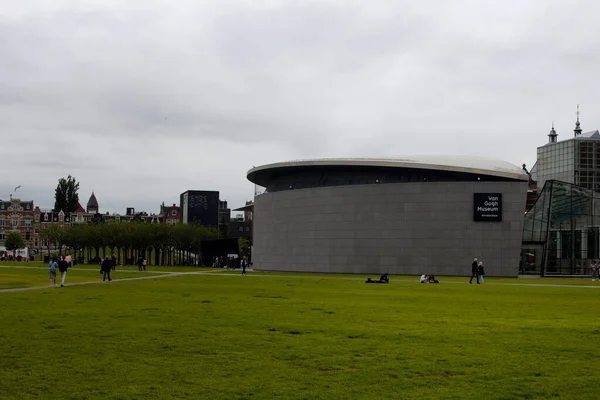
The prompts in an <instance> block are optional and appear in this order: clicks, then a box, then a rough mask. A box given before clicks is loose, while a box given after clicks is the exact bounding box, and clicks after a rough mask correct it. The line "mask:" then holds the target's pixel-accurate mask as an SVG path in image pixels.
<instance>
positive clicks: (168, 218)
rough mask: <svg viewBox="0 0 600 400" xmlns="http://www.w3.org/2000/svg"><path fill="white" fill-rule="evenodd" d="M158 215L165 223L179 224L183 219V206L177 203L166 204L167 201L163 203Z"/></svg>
mask: <svg viewBox="0 0 600 400" xmlns="http://www.w3.org/2000/svg"><path fill="white" fill-rule="evenodd" d="M158 217H159V220H160V222H161V223H163V224H168V225H174V224H178V223H179V222H180V221H181V208H180V207H178V206H177V204H173V205H172V206H165V203H162V204H161V206H160V213H159V214H158Z"/></svg>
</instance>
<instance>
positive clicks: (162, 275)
mask: <svg viewBox="0 0 600 400" xmlns="http://www.w3.org/2000/svg"><path fill="white" fill-rule="evenodd" d="M0 268H38V269H46V268H43V267H21V266H19V267H8V266H1V267H0ZM76 270H79V271H90V269H85V268H80V269H76ZM92 271H93V270H92ZM121 271H124V272H140V271H128V270H121ZM218 271H219V270H217V271H191V272H167V271H148V272H151V273H160V275H152V276H141V277H137V278H122V279H113V280H112V281H111V282H110V283H109V282H103V281H100V280H98V281H88V282H76V283H71V284H68V285H65V287H69V286H81V285H97V284H101V283H103V284H112V283H117V282H126V281H140V280H144V279H160V278H168V277H173V276H184V275H216V276H229V277H244V278H246V277H251V278H259V277H261V278H288V279H289V278H292V279H330V280H345V281H364V280H365V279H364V278H350V277H335V276H309V275H307V276H301V275H281V274H263V273H260V272H258V273H250V275H246V276H243V275H242V274H241V273H236V274H234V273H223V272H218ZM143 272H144V271H141V273H143ZM392 282H404V283H415V284H419V285H420V283H419V282H418V280H417V279H393V277H392ZM443 283H444V284H455V285H468V284H469V282H467V281H465V282H461V281H447V282H443ZM485 285H494V286H528V287H529V286H531V287H566V288H578V289H600V282H599V284H598V285H560V284H550V283H505V282H490V283H485ZM50 288H53V286H33V287H27V288H12V289H0V293H9V292H24V291H29V290H41V289H50ZM57 288H60V286H57Z"/></svg>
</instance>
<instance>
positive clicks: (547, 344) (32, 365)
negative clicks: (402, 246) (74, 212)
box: [0, 269, 600, 399]
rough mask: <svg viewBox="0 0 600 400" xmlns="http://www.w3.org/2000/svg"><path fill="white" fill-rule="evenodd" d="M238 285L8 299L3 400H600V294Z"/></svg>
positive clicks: (237, 279)
mask: <svg viewBox="0 0 600 400" xmlns="http://www.w3.org/2000/svg"><path fill="white" fill-rule="evenodd" d="M3 272H4V271H3V269H0V273H3ZM84 272H85V271H84ZM96 274H97V272H96ZM73 275H75V271H74V273H73ZM98 275H99V274H98ZM237 275H238V276H219V275H214V274H210V273H209V274H205V275H183V276H171V277H164V278H160V279H150V280H142V281H126V282H112V283H110V284H99V285H84V286H73V287H67V288H64V289H61V290H55V289H42V290H35V291H27V292H12V293H0V316H1V321H2V324H1V325H0V354H2V357H0V382H1V384H0V398H14V399H27V398H30V399H38V398H44V399H51V398H52V399H54V398H57V399H63V398H64V399H92V398H94V399H96V398H98V399H154V398H178V399H181V398H189V399H251V398H252V399H265V398H269V399H271V398H282V399H369V398H372V399H388V398H389V399H464V398H469V399H549V398H559V399H585V398H589V399H596V398H598V392H599V391H600V368H599V366H600V365H599V362H598V359H599V357H600V347H599V346H598V343H599V341H600V325H599V323H598V317H597V315H598V311H599V306H600V290H598V289H588V288H571V287H539V286H538V287H532V286H507V285H461V284H443V283H442V284H440V285H421V284H418V283H412V282H410V283H409V282H400V281H398V280H397V281H394V278H392V283H391V284H389V285H366V284H364V283H363V282H360V281H357V280H348V279H331V278H336V277H337V276H335V275H334V276H322V277H319V276H316V275H312V276H308V274H307V275H302V276H299V275H298V274H296V275H293V274H288V275H286V274H283V273H279V274H277V275H282V276H276V275H275V274H266V273H255V274H250V276H247V277H242V276H239V274H237ZM137 276H139V273H138V275H137ZM45 277H46V276H45V275H44V278H45ZM307 278H308V279H307ZM339 278H343V277H339ZM96 279H97V278H96ZM463 280H464V279H463ZM1 281H2V278H0V282H1ZM490 281H491V279H490ZM524 281H525V280H511V282H513V283H517V282H524ZM552 282H554V280H552ZM525 283H527V282H525ZM589 283H591V282H589Z"/></svg>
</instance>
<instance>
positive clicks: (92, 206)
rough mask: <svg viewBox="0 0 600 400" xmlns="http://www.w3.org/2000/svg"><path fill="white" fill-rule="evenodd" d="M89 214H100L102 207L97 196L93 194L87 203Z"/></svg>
mask: <svg viewBox="0 0 600 400" xmlns="http://www.w3.org/2000/svg"><path fill="white" fill-rule="evenodd" d="M87 212H88V214H98V213H99V212H100V207H99V206H98V200H96V195H95V194H94V192H92V195H91V196H90V199H89V200H88V203H87Z"/></svg>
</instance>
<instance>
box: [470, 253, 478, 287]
mask: <svg viewBox="0 0 600 400" xmlns="http://www.w3.org/2000/svg"><path fill="white" fill-rule="evenodd" d="M473 278H476V279H477V283H479V276H477V258H474V259H473V264H471V279H469V283H473Z"/></svg>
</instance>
